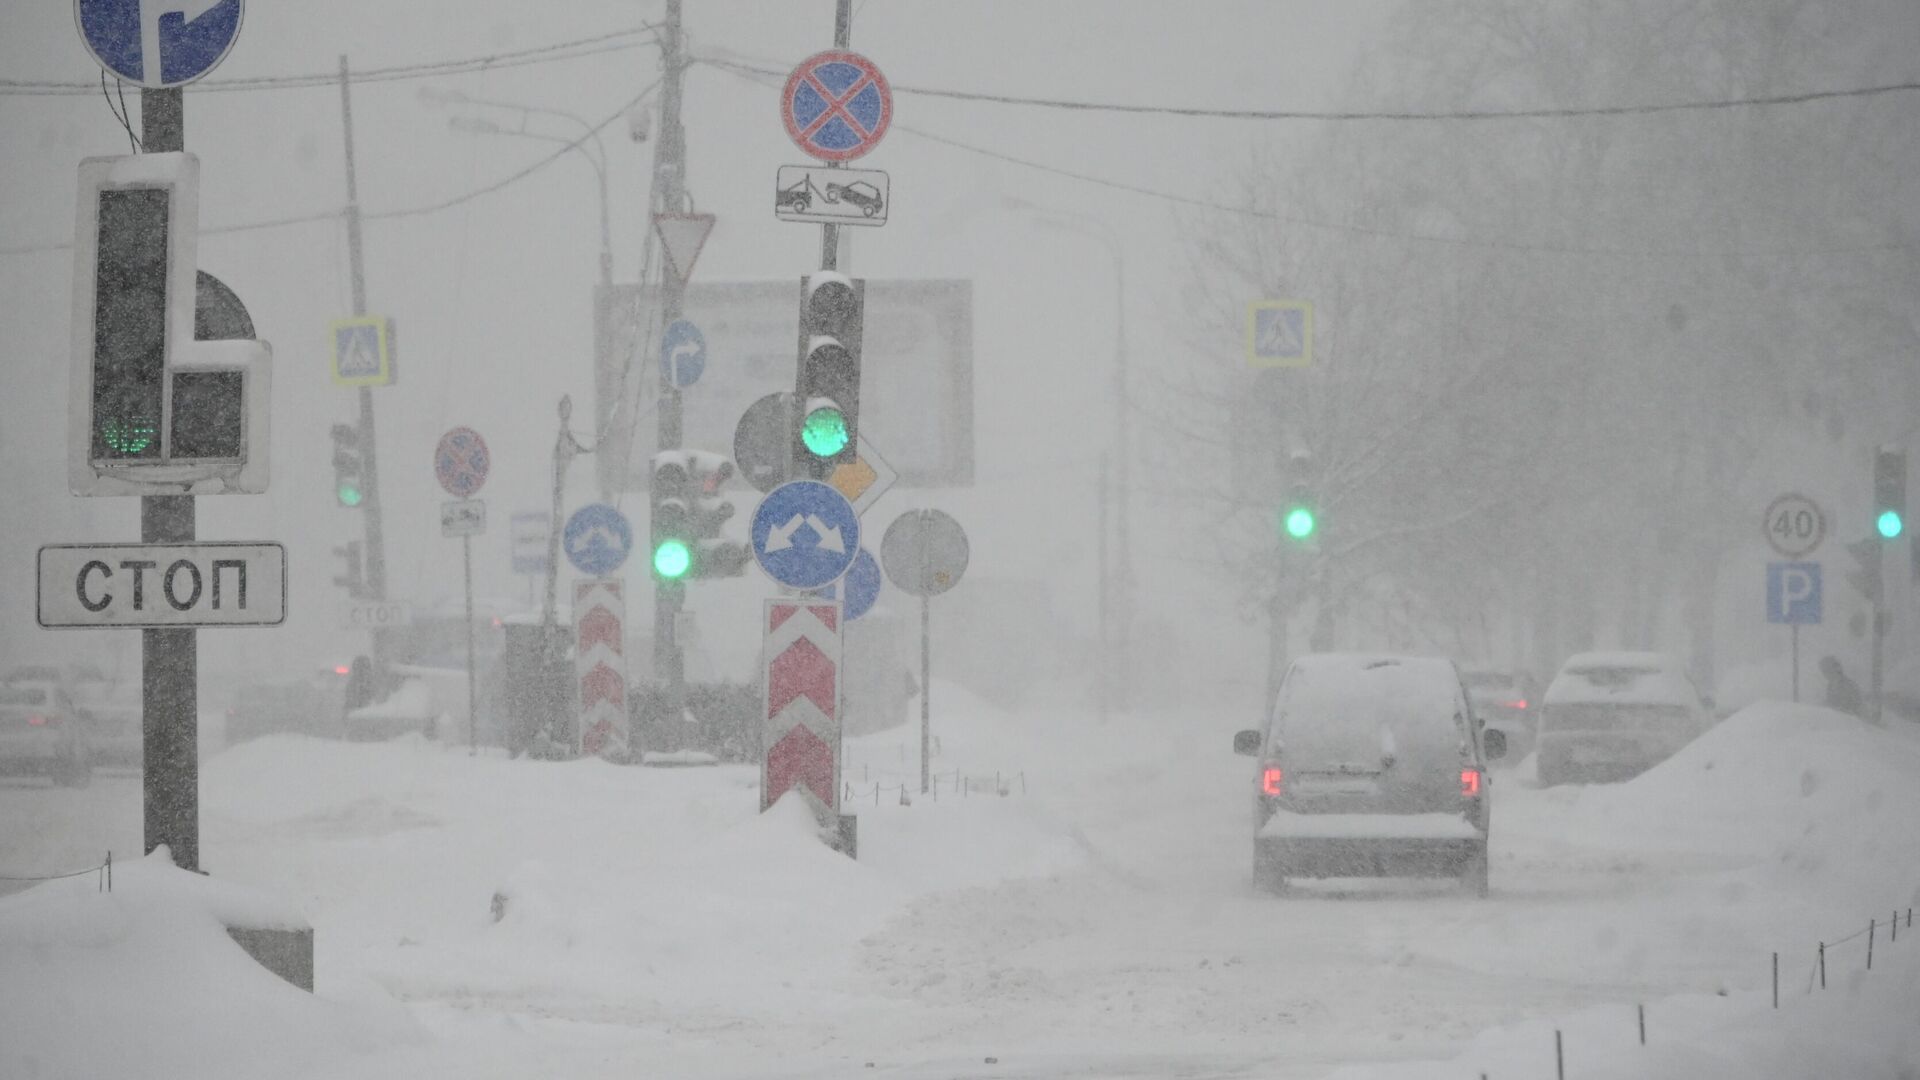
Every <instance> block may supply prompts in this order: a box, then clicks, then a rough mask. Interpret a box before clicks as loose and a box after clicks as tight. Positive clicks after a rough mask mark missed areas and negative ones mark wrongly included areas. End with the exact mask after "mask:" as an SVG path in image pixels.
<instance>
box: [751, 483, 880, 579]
mask: <svg viewBox="0 0 1920 1080" xmlns="http://www.w3.org/2000/svg"><path fill="white" fill-rule="evenodd" d="M747 536H748V540H749V541H750V542H751V543H752V544H753V558H754V561H755V562H758V563H759V564H760V569H761V570H764V571H766V574H767V576H768V577H770V578H772V579H773V580H775V581H777V582H779V583H780V584H782V585H785V586H787V587H788V588H790V589H818V588H820V587H821V586H823V585H827V584H830V583H832V582H834V581H837V580H839V578H840V576H841V575H842V574H845V573H846V572H847V568H848V567H850V566H852V565H853V559H854V555H855V554H856V553H857V552H858V551H859V550H860V515H858V514H856V513H854V512H853V504H852V503H850V502H848V501H847V497H846V496H845V495H842V494H840V493H839V492H838V491H835V490H834V489H833V488H831V487H829V486H828V485H826V484H823V483H821V482H819V481H818V480H795V481H793V482H792V483H788V484H781V485H780V486H779V487H777V488H774V489H773V490H772V491H770V492H768V493H767V497H766V498H764V499H762V500H760V508H759V509H757V510H755V511H754V512H753V525H752V526H751V528H750V529H749V530H748V533H747Z"/></svg>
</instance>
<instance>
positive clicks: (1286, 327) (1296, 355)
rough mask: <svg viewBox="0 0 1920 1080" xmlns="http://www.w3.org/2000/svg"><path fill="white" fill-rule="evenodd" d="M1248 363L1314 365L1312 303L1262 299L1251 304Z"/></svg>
mask: <svg viewBox="0 0 1920 1080" xmlns="http://www.w3.org/2000/svg"><path fill="white" fill-rule="evenodd" d="M1247 363H1248V365H1250V366H1252V367H1311V366H1312V364H1313V305H1312V304H1310V303H1308V302H1306V301H1304V300H1259V301H1255V302H1254V303H1252V304H1250V305H1248V307H1247Z"/></svg>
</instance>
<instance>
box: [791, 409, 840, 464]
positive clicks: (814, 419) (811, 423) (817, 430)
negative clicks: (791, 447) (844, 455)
mask: <svg viewBox="0 0 1920 1080" xmlns="http://www.w3.org/2000/svg"><path fill="white" fill-rule="evenodd" d="M800 441H801V442H802V443H804V444H806V447H807V450H808V451H809V452H811V453H812V454H813V456H815V457H823V458H824V457H832V456H833V455H835V454H838V453H839V452H840V451H842V450H845V449H846V448H847V418H846V416H845V414H843V413H841V411H840V410H839V409H836V408H834V407H833V406H831V405H824V406H821V407H820V408H818V409H815V410H813V411H812V412H810V413H808V414H807V419H806V421H805V422H804V423H802V424H801V425H800Z"/></svg>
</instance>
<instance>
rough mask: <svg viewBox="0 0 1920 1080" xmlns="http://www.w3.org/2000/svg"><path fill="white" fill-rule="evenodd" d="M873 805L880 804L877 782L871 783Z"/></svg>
mask: <svg viewBox="0 0 1920 1080" xmlns="http://www.w3.org/2000/svg"><path fill="white" fill-rule="evenodd" d="M873 805H875V806H879V805H880V785H879V784H875V785H873Z"/></svg>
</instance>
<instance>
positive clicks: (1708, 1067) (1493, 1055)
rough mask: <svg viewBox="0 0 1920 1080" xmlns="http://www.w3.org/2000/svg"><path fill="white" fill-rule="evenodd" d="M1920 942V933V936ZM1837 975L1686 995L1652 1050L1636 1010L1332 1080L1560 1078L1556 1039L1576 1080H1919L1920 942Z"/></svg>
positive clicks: (1665, 1008) (1660, 1013)
mask: <svg viewBox="0 0 1920 1080" xmlns="http://www.w3.org/2000/svg"><path fill="white" fill-rule="evenodd" d="M1916 934H1917V935H1920V928H1916ZM1851 964H1852V970H1849V971H1848V972H1846V973H1845V974H1839V973H1838V971H1837V969H1836V968H1830V970H1829V976H1830V978H1829V984H1828V985H1829V989H1827V990H1826V991H1820V990H1814V991H1812V992H1811V993H1807V992H1805V984H1804V983H1802V984H1801V985H1799V986H1793V987H1788V986H1787V985H1784V980H1785V979H1786V975H1785V973H1784V972H1783V973H1782V979H1783V985H1782V988H1781V998H1780V1008H1779V1009H1778V1010H1775V1009H1774V1008H1773V1007H1772V1000H1771V995H1770V994H1754V993H1748V994H1733V995H1728V996H1720V995H1712V994H1706V995H1699V994H1696V995H1685V996H1680V997H1670V998H1663V999H1660V1000H1657V1001H1654V1002H1651V1003H1649V1004H1648V1005H1647V1045H1645V1046H1641V1045H1640V1037H1639V1017H1638V1013H1637V1012H1636V1009H1635V1006H1634V1005H1633V1004H1631V1003H1622V1004H1620V1005H1617V1006H1609V1007H1603V1008H1594V1009H1586V1010H1583V1011H1581V1012H1578V1013H1574V1014H1572V1015H1569V1016H1564V1017H1559V1018H1556V1019H1544V1020H1535V1021H1530V1022H1528V1023H1525V1024H1518V1025H1514V1026H1511V1027H1503V1028H1496V1029H1494V1030H1492V1031H1488V1032H1486V1033H1484V1034H1482V1035H1480V1036H1479V1037H1478V1038H1476V1039H1474V1040H1473V1042H1472V1044H1471V1045H1470V1046H1469V1048H1468V1049H1467V1051H1466V1052H1465V1053H1463V1054H1461V1055H1460V1056H1459V1057H1457V1058H1455V1059H1453V1060H1452V1061H1449V1062H1446V1063H1439V1062H1400V1063H1395V1064H1391V1065H1365V1066H1357V1067H1349V1068H1344V1069H1341V1070H1339V1071H1337V1072H1334V1073H1333V1074H1331V1075H1330V1076H1329V1077H1328V1080H1451V1078H1455V1077H1458V1078H1461V1080H1468V1078H1475V1077H1479V1076H1482V1075H1485V1076H1500V1077H1505V1076H1512V1077H1535V1076H1538V1077H1548V1076H1553V1075H1555V1071H1554V1070H1555V1064H1554V1032H1555V1031H1556V1030H1558V1031H1559V1032H1560V1037H1561V1052H1562V1054H1563V1055H1564V1058H1565V1065H1566V1075H1568V1076H1577V1077H1580V1078H1581V1080H1700V1078H1702V1077H1739V1078H1740V1080H1805V1078H1807V1077H1811V1076H1832V1077H1841V1076H1844V1077H1849V1078H1854V1080H1872V1078H1882V1077H1884V1078H1885V1080H1900V1078H1904V1077H1911V1076H1915V1075H1920V1024H1915V1023H1914V1017H1916V1016H1920V936H1916V937H1914V938H1905V937H1903V938H1902V939H1901V940H1900V941H1899V942H1898V943H1897V944H1891V945H1889V944H1888V943H1887V942H1885V941H1882V942H1881V948H1880V950H1879V951H1878V952H1877V953H1876V954H1875V961H1874V968H1873V970H1872V971H1870V972H1869V971H1866V970H1864V968H1863V967H1860V966H1858V961H1857V958H1856V959H1855V960H1854V961H1852V962H1851Z"/></svg>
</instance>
